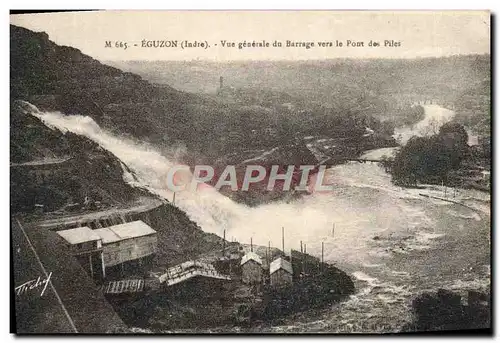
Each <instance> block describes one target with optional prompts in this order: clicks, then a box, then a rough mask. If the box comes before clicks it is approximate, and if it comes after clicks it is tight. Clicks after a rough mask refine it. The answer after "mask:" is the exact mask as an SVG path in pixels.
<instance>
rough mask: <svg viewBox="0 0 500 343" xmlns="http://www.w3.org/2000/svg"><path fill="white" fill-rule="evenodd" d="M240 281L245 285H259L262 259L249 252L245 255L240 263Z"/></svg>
mask: <svg viewBox="0 0 500 343" xmlns="http://www.w3.org/2000/svg"><path fill="white" fill-rule="evenodd" d="M240 266H241V281H242V282H243V283H246V284H260V283H261V282H262V259H261V258H260V256H259V255H257V254H256V253H254V252H253V251H250V252H248V253H246V254H245V255H244V256H243V257H242V258H241V262H240Z"/></svg>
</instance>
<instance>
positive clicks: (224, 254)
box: [174, 193, 226, 257]
mask: <svg viewBox="0 0 500 343" xmlns="http://www.w3.org/2000/svg"><path fill="white" fill-rule="evenodd" d="M174 194H175V193H174ZM224 256H226V229H224V235H223V238H222V257H224Z"/></svg>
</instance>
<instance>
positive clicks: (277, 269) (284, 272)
mask: <svg viewBox="0 0 500 343" xmlns="http://www.w3.org/2000/svg"><path fill="white" fill-rule="evenodd" d="M269 274H270V277H271V285H272V286H278V287H279V286H284V285H287V284H291V283H292V275H293V269H292V264H291V263H290V262H288V261H287V260H285V259H283V258H282V257H280V258H277V259H276V260H274V261H273V262H271V264H270V266H269Z"/></svg>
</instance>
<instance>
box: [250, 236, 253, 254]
mask: <svg viewBox="0 0 500 343" xmlns="http://www.w3.org/2000/svg"><path fill="white" fill-rule="evenodd" d="M250 251H251V252H253V238H252V237H250Z"/></svg>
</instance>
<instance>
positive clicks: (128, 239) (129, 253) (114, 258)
mask: <svg viewBox="0 0 500 343" xmlns="http://www.w3.org/2000/svg"><path fill="white" fill-rule="evenodd" d="M94 232H95V233H96V234H97V235H98V236H99V237H100V238H101V240H102V250H103V255H104V266H105V267H106V268H107V267H113V266H116V265H120V264H121V265H122V267H123V263H125V262H128V261H134V260H138V261H139V263H141V261H142V259H143V258H145V257H147V256H151V255H153V254H154V253H156V248H157V235H156V231H155V230H153V229H152V228H151V227H150V226H149V225H147V224H146V223H144V222H143V221H140V220H137V221H134V222H130V223H125V224H119V225H114V226H110V227H106V228H102V229H97V230H94Z"/></svg>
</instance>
